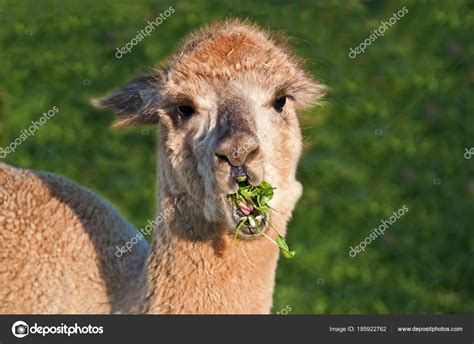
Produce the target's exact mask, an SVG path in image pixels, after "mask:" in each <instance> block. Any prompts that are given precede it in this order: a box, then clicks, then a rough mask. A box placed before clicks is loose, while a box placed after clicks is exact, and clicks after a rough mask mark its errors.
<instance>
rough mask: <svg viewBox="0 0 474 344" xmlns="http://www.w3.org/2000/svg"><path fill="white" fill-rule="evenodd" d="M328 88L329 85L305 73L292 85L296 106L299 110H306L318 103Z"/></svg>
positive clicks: (291, 89)
mask: <svg viewBox="0 0 474 344" xmlns="http://www.w3.org/2000/svg"><path fill="white" fill-rule="evenodd" d="M327 90H328V88H327V86H325V85H323V84H321V83H319V82H317V81H315V80H314V79H313V78H311V77H308V76H307V75H304V76H303V77H302V78H300V79H299V80H298V81H297V82H296V83H294V84H293V85H291V86H290V92H292V93H293V94H294V98H295V107H296V109H297V110H304V109H307V108H309V107H311V106H313V105H315V104H318V103H319V102H320V100H321V99H322V98H323V97H324V96H325V95H326V93H327Z"/></svg>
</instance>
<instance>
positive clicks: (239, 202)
mask: <svg viewBox="0 0 474 344" xmlns="http://www.w3.org/2000/svg"><path fill="white" fill-rule="evenodd" d="M236 182H237V186H238V189H237V191H236V192H235V193H233V194H229V195H227V203H228V204H229V206H230V210H229V212H230V213H231V216H230V221H229V222H231V228H230V232H231V233H232V234H233V235H234V237H235V238H236V239H237V238H240V239H249V238H253V237H258V236H260V235H263V234H265V232H266V231H267V229H268V225H269V224H270V222H269V213H268V211H269V209H270V206H269V205H268V202H269V201H270V200H271V199H272V197H273V190H274V188H273V187H272V186H271V185H270V184H269V183H267V182H262V183H261V184H260V185H258V186H254V185H250V183H249V182H248V179H247V176H246V175H241V176H239V177H237V178H236Z"/></svg>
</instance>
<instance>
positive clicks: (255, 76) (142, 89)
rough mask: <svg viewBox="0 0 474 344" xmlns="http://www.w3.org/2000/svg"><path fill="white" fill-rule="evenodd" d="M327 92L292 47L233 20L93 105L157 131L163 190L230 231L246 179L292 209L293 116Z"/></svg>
mask: <svg viewBox="0 0 474 344" xmlns="http://www.w3.org/2000/svg"><path fill="white" fill-rule="evenodd" d="M323 93H324V87H323V86H322V85H320V84H318V83H316V82H315V81H314V80H312V79H311V78H310V77H309V76H308V75H307V74H306V73H305V72H304V71H303V70H302V69H301V67H300V63H299V60H298V59H297V58H296V57H295V56H294V55H292V54H291V53H290V52H289V51H288V50H287V49H286V48H284V47H283V46H279V45H277V44H276V43H274V42H273V41H272V40H271V39H270V38H269V36H268V35H267V34H266V33H264V32H262V31H260V30H259V29H258V28H257V27H255V26H253V25H248V24H245V23H242V22H240V21H236V20H232V21H227V22H224V23H220V24H216V25H213V26H210V27H208V28H206V29H204V30H202V31H200V32H198V33H197V34H196V35H193V36H191V37H190V38H189V39H187V40H186V41H185V42H184V44H182V46H181V47H180V48H179V49H178V51H177V53H176V54H175V55H174V56H173V57H172V58H171V59H170V60H169V61H168V62H167V63H166V64H163V65H159V66H157V67H155V68H154V70H153V72H152V73H151V74H149V75H145V76H141V77H139V78H137V79H135V80H133V81H131V82H130V83H128V84H126V85H125V86H123V87H122V88H120V89H119V90H117V91H116V92H114V93H113V94H111V95H110V96H107V97H105V98H103V99H100V100H98V101H96V105H98V106H101V107H111V108H113V109H115V110H116V111H117V112H118V113H119V119H118V120H117V122H116V123H117V125H119V126H122V125H130V124H156V125H157V126H158V130H159V136H160V142H161V160H160V169H162V172H161V173H162V176H164V177H165V181H164V183H166V185H165V186H164V187H165V188H166V192H168V193H170V194H171V195H172V196H174V197H175V198H180V199H181V203H182V207H183V208H186V209H188V210H191V209H192V212H193V213H194V214H196V212H198V214H197V215H199V213H200V214H201V215H202V216H200V218H202V219H203V220H204V221H206V222H207V223H208V224H215V225H217V226H218V227H223V228H227V229H229V230H230V231H231V232H232V231H233V230H234V229H235V227H236V223H237V222H236V219H234V217H233V216H232V209H231V208H230V205H229V204H228V202H227V201H226V198H227V195H229V194H231V193H234V192H235V191H236V189H237V185H236V177H237V176H239V175H246V176H247V178H248V180H249V182H250V183H251V184H253V185H258V184H260V183H261V182H262V181H263V180H265V181H268V182H269V183H271V184H272V185H273V186H275V187H276V188H277V189H278V191H277V193H276V196H275V199H274V200H273V201H274V203H273V204H272V205H273V206H274V207H275V208H277V209H278V208H281V209H285V210H286V211H287V212H290V211H291V210H292V209H293V207H294V204H295V203H296V200H297V199H298V197H299V195H300V193H301V186H300V185H299V183H297V182H296V180H295V171H296V165H297V162H298V159H299V156H300V153H301V146H302V142H301V134H300V128H299V124H298V118H297V115H296V112H297V111H298V110H300V109H303V108H305V107H307V106H310V105H311V104H313V103H314V102H315V101H316V100H317V99H318V98H319V97H321V96H322V95H323ZM275 203H277V204H275ZM237 221H238V220H237ZM242 232H243V233H246V228H243V229H242Z"/></svg>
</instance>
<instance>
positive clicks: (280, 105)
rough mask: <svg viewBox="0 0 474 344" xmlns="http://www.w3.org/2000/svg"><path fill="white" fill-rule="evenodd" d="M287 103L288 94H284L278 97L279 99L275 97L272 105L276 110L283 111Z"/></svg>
mask: <svg viewBox="0 0 474 344" xmlns="http://www.w3.org/2000/svg"><path fill="white" fill-rule="evenodd" d="M285 104H286V96H283V97H278V98H277V99H275V100H274V101H273V104H272V105H273V107H274V108H275V110H277V111H278V112H281V111H282V110H283V107H284V106H285Z"/></svg>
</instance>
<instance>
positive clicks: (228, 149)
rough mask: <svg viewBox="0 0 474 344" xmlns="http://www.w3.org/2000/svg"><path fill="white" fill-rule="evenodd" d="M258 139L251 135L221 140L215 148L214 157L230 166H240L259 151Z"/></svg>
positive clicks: (240, 135)
mask: <svg viewBox="0 0 474 344" xmlns="http://www.w3.org/2000/svg"><path fill="white" fill-rule="evenodd" d="M259 146H260V144H259V142H258V139H257V138H256V137H255V136H254V135H253V134H239V135H234V136H232V137H225V138H223V139H222V140H221V141H220V142H219V143H218V146H217V149H216V155H217V157H219V158H220V159H222V160H225V161H227V162H228V163H229V164H231V165H232V166H242V165H243V164H244V163H246V162H249V160H250V159H251V158H252V157H254V156H255V155H256V154H257V153H258V150H259Z"/></svg>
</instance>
